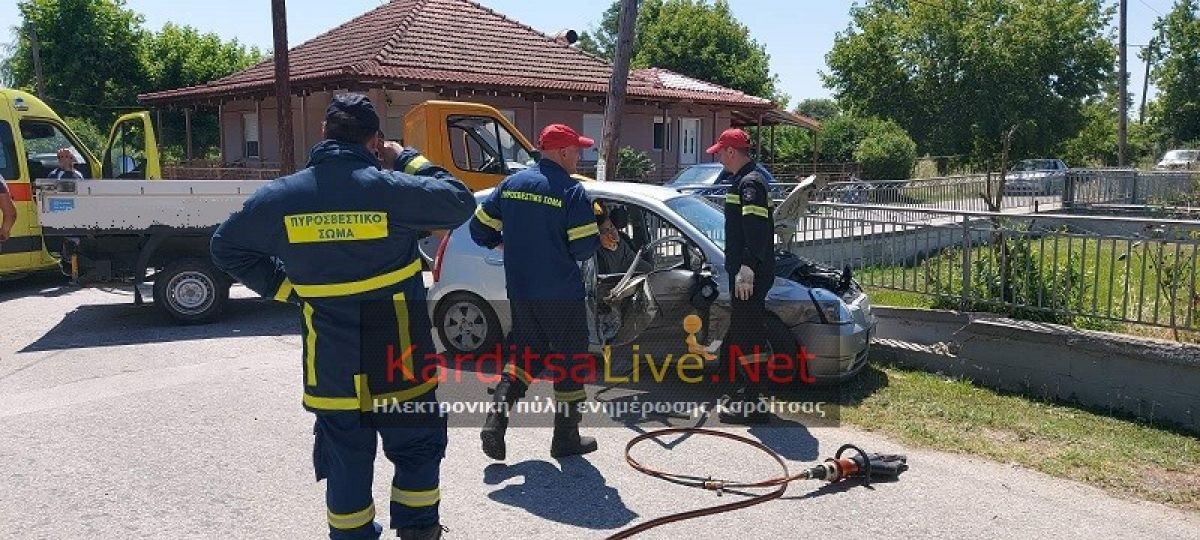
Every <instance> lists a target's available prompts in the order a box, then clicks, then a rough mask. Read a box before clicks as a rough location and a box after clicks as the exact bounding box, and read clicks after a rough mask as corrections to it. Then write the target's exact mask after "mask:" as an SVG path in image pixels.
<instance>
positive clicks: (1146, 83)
mask: <svg viewBox="0 0 1200 540" xmlns="http://www.w3.org/2000/svg"><path fill="white" fill-rule="evenodd" d="M1143 60H1145V61H1146V77H1145V78H1143V79H1142V105H1141V106H1140V107H1138V123H1139V124H1143V123H1145V122H1146V94H1147V93H1148V92H1150V64H1152V63H1154V38H1150V43H1149V44H1147V45H1146V58H1144V59H1143Z"/></svg>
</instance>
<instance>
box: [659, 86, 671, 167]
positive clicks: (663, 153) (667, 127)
mask: <svg viewBox="0 0 1200 540" xmlns="http://www.w3.org/2000/svg"><path fill="white" fill-rule="evenodd" d="M658 107H659V110H660V111H661V112H662V117H663V141H662V148H660V149H659V150H658V183H659V184H662V183H663V182H665V181H666V180H667V148H668V147H670V145H669V144H667V141H669V140H671V122H670V121H668V119H667V115H668V114H669V112H668V109H667V104H666V103H659V104H658Z"/></svg>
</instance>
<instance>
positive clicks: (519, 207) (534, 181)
mask: <svg viewBox="0 0 1200 540" xmlns="http://www.w3.org/2000/svg"><path fill="white" fill-rule="evenodd" d="M471 238H472V239H474V240H475V243H477V244H479V245H481V246H483V247H487V248H494V247H496V246H497V245H499V244H501V243H503V244H504V276H505V279H506V283H507V286H508V299H509V300H512V301H522V300H582V299H583V298H584V289H583V278H582V276H581V274H580V271H579V265H578V263H577V261H586V260H588V259H591V258H592V256H593V255H595V253H596V248H598V247H600V229H599V226H597V225H596V216H595V214H594V213H593V211H592V202H591V200H590V199H588V196H587V193H586V192H585V191H584V189H583V186H581V185H580V184H579V182H578V181H577V180H575V179H574V178H571V175H570V174H568V173H567V171H566V170H565V169H563V168H562V167H561V166H559V165H558V164H557V163H554V162H553V161H550V160H546V159H543V160H541V161H539V162H538V164H537V165H535V166H533V167H531V168H529V169H526V170H524V171H521V172H519V173H516V174H514V175H512V176H509V177H508V178H505V179H504V181H503V182H501V183H500V185H499V186H498V187H496V189H495V190H493V191H492V193H491V194H490V195H488V197H487V199H485V200H484V201H483V203H482V204H480V205H479V209H478V210H476V211H475V217H474V218H473V219H472V220H471Z"/></svg>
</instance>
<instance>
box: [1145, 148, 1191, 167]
mask: <svg viewBox="0 0 1200 540" xmlns="http://www.w3.org/2000/svg"><path fill="white" fill-rule="evenodd" d="M1154 170H1156V171H1194V170H1200V150H1171V151H1170V152H1167V153H1166V154H1163V157H1162V159H1161V160H1159V162H1158V164H1157V165H1155V166H1154Z"/></svg>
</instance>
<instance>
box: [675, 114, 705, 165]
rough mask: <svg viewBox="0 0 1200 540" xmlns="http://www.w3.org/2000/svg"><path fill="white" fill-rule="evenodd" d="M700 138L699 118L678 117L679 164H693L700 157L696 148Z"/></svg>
mask: <svg viewBox="0 0 1200 540" xmlns="http://www.w3.org/2000/svg"><path fill="white" fill-rule="evenodd" d="M699 139H700V119H699V118H680V119H679V164H680V165H694V164H695V163H696V160H697V159H698V158H699V157H700V154H699V151H698V150H697V149H696V148H697V144H698V142H699Z"/></svg>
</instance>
